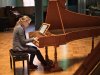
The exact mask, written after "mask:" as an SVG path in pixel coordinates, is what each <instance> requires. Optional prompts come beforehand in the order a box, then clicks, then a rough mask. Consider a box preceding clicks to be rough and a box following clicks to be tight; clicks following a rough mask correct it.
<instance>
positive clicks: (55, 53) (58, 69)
mask: <svg viewBox="0 0 100 75" xmlns="http://www.w3.org/2000/svg"><path fill="white" fill-rule="evenodd" d="M54 47H55V52H54V59H55V61H54V67H53V68H51V72H59V71H63V69H62V68H61V67H59V65H58V62H57V47H56V46H54Z"/></svg>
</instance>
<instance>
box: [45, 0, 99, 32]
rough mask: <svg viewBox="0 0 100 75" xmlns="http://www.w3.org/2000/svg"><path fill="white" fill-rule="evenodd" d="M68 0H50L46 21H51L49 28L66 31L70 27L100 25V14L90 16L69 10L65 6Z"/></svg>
mask: <svg viewBox="0 0 100 75" xmlns="http://www.w3.org/2000/svg"><path fill="white" fill-rule="evenodd" d="M65 2H66V0H49V3H48V8H47V15H46V20H45V22H46V23H50V24H51V26H50V29H49V30H57V29H61V30H62V32H63V33H65V29H68V28H80V27H94V26H100V16H89V15H85V14H79V13H75V12H72V11H69V10H68V9H67V8H66V7H65Z"/></svg>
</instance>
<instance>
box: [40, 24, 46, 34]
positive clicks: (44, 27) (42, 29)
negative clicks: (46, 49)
mask: <svg viewBox="0 0 100 75" xmlns="http://www.w3.org/2000/svg"><path fill="white" fill-rule="evenodd" d="M46 29H47V25H43V26H42V27H41V29H40V31H39V32H40V33H42V34H43V33H44V32H45V30H46Z"/></svg>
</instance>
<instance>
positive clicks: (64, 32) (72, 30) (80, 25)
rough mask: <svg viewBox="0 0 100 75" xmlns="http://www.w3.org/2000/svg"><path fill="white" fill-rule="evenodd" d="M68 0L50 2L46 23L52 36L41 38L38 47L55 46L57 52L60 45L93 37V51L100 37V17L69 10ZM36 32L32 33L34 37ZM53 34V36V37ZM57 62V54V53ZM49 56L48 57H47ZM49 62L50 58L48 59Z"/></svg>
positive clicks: (51, 0)
mask: <svg viewBox="0 0 100 75" xmlns="http://www.w3.org/2000/svg"><path fill="white" fill-rule="evenodd" d="M65 2H66V0H49V3H48V8H47V14H46V19H45V22H46V23H49V24H51V25H50V28H49V33H50V34H51V35H49V36H48V34H47V35H46V36H41V37H40V38H39V39H38V41H39V43H38V47H46V54H47V46H54V47H55V52H57V51H56V48H57V47H58V46H59V45H62V44H66V43H68V42H70V41H73V40H77V39H82V38H86V37H92V49H93V48H94V37H95V36H99V35H100V16H89V15H85V14H80V13H75V12H72V11H69V10H67V8H66V7H65ZM33 33H34V32H30V33H29V35H30V37H33V36H34V35H33ZM52 34H53V35H52ZM55 54H56V55H55V62H57V53H55ZM46 56H47V55H46ZM46 58H47V60H48V56H47V57H46Z"/></svg>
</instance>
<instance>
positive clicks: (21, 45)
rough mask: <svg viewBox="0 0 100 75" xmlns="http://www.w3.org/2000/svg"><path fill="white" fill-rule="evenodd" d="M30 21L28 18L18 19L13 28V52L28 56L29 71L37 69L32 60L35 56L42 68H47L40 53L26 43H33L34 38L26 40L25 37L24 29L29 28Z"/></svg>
mask: <svg viewBox="0 0 100 75" xmlns="http://www.w3.org/2000/svg"><path fill="white" fill-rule="evenodd" d="M30 22H31V19H30V18H29V17H28V16H23V17H21V18H19V20H18V21H17V23H16V26H15V27H14V31H13V50H14V51H15V52H26V53H29V54H30V62H29V68H30V69H37V65H34V64H33V60H34V57H35V55H36V56H37V58H38V59H39V61H40V62H41V64H42V65H43V66H47V64H46V62H45V60H44V58H43V56H42V55H41V53H40V51H39V50H38V49H37V48H36V47H34V46H28V45H26V43H29V42H33V41H34V40H37V39H34V38H30V39H26V36H25V29H26V28H27V27H28V26H29V24H30Z"/></svg>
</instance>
